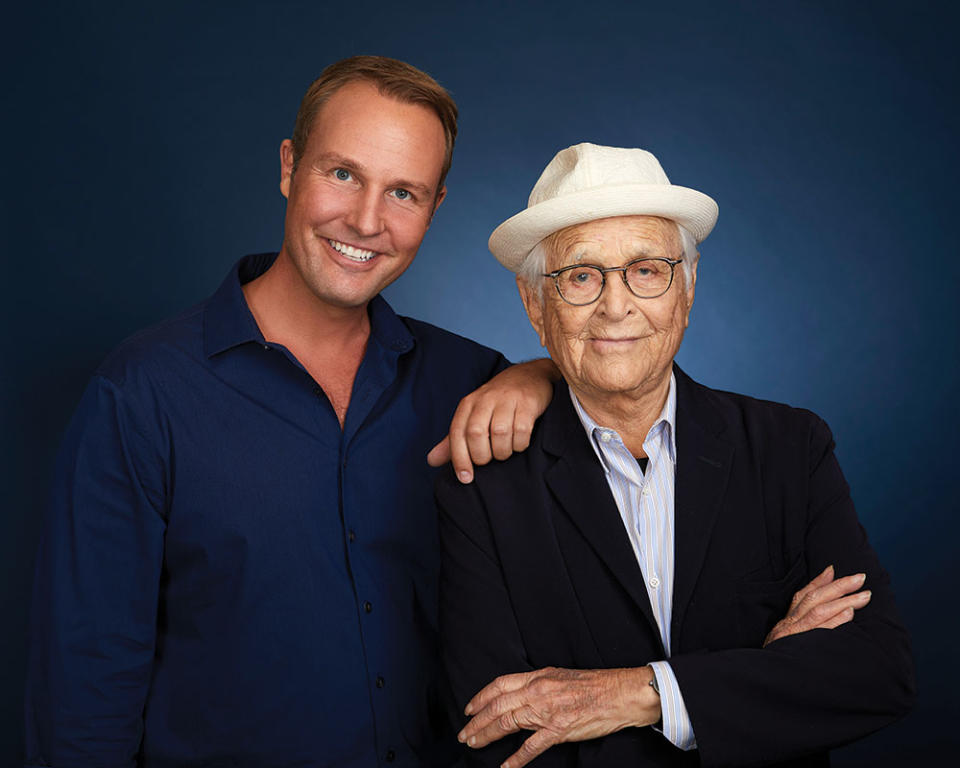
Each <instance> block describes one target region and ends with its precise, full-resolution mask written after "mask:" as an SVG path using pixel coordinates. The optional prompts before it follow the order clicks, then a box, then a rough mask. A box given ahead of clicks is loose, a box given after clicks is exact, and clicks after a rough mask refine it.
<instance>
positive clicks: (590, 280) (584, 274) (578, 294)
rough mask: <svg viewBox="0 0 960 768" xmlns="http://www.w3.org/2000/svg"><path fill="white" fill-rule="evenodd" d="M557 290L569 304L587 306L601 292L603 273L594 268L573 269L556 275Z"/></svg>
mask: <svg viewBox="0 0 960 768" xmlns="http://www.w3.org/2000/svg"><path fill="white" fill-rule="evenodd" d="M557 288H559V289H560V295H561V296H562V297H563V298H564V299H566V300H567V301H569V302H570V303H571V304H589V303H590V302H591V301H594V300H595V299H596V298H597V297H598V296H599V295H600V291H602V290H603V273H602V272H601V271H600V270H599V269H596V268H595V267H574V268H573V269H568V270H565V271H563V272H561V273H560V274H559V275H557Z"/></svg>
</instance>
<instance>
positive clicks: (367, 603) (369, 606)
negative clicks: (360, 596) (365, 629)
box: [363, 600, 373, 613]
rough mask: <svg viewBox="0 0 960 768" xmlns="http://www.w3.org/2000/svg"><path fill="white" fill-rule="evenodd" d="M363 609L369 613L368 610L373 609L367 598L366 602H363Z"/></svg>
mask: <svg viewBox="0 0 960 768" xmlns="http://www.w3.org/2000/svg"><path fill="white" fill-rule="evenodd" d="M363 610H365V611H366V612H367V613H370V611H372V610H373V603H371V602H370V601H369V600H367V602H365V603H364V604H363Z"/></svg>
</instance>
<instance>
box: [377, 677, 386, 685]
mask: <svg viewBox="0 0 960 768" xmlns="http://www.w3.org/2000/svg"><path fill="white" fill-rule="evenodd" d="M385 683H386V681H385V680H384V679H383V678H382V677H379V676H378V677H377V688H383V686H384V685H385Z"/></svg>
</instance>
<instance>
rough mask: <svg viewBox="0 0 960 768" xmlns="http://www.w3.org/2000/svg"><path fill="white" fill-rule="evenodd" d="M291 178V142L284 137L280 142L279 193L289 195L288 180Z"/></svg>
mask: <svg viewBox="0 0 960 768" xmlns="http://www.w3.org/2000/svg"><path fill="white" fill-rule="evenodd" d="M291 179H293V142H292V141H290V139H284V140H283V142H281V144H280V194H281V195H283V196H284V197H286V198H289V197H290V181H291Z"/></svg>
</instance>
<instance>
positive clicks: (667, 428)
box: [567, 371, 677, 466]
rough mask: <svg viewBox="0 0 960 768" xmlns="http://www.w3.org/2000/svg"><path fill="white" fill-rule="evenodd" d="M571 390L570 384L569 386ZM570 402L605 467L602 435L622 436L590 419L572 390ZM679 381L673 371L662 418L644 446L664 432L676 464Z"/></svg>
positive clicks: (652, 427) (654, 424) (654, 426)
mask: <svg viewBox="0 0 960 768" xmlns="http://www.w3.org/2000/svg"><path fill="white" fill-rule="evenodd" d="M567 388H568V389H569V384H568V385H567ZM570 400H571V402H572V403H573V407H574V410H576V412H577V416H578V418H579V419H580V423H581V424H582V425H583V430H584V432H586V433H587V439H588V440H589V441H590V445H591V446H592V447H593V450H594V453H596V454H597V458H599V459H600V463H601V464H603V465H604V466H606V465H607V463H606V460H605V459H604V457H603V452H602V451H601V449H600V447H599V442H598V441H599V439H600V435H601V434H602V433H604V432H613V433H614V434H616V435H617V439H618V440H619V439H620V435H619V434H618V433H617V431H616V430H615V429H613V428H612V427H604V426H601V425H599V424H597V423H596V422H595V421H594V420H593V419H591V418H590V415H589V414H588V413H587V412H586V411H585V410H584V408H583V406H582V405H580V401H579V400H578V399H577V396H576V395H575V394H573V390H572V389H570ZM676 423H677V380H676V378H675V377H674V374H673V371H671V372H670V388H669V390H668V391H667V400H666V402H665V403H664V404H663V408H662V409H661V410H660V416H659V417H658V418H657V420H656V421H655V422H653V426H651V427H650V429H649V431H648V432H647V436H646V438H644V441H643V443H644V445H646V444H647V443H648V442H650V440H651V439H652V438H653V437H654V436H655V435H656V434H657V431H658V430H662V431H663V433H662V437H663V441H664V444H665V445H666V447H667V451H668V455H669V456H670V460H671V461H672V462H674V464H675V463H676V461H677V442H676V441H677V427H676Z"/></svg>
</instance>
